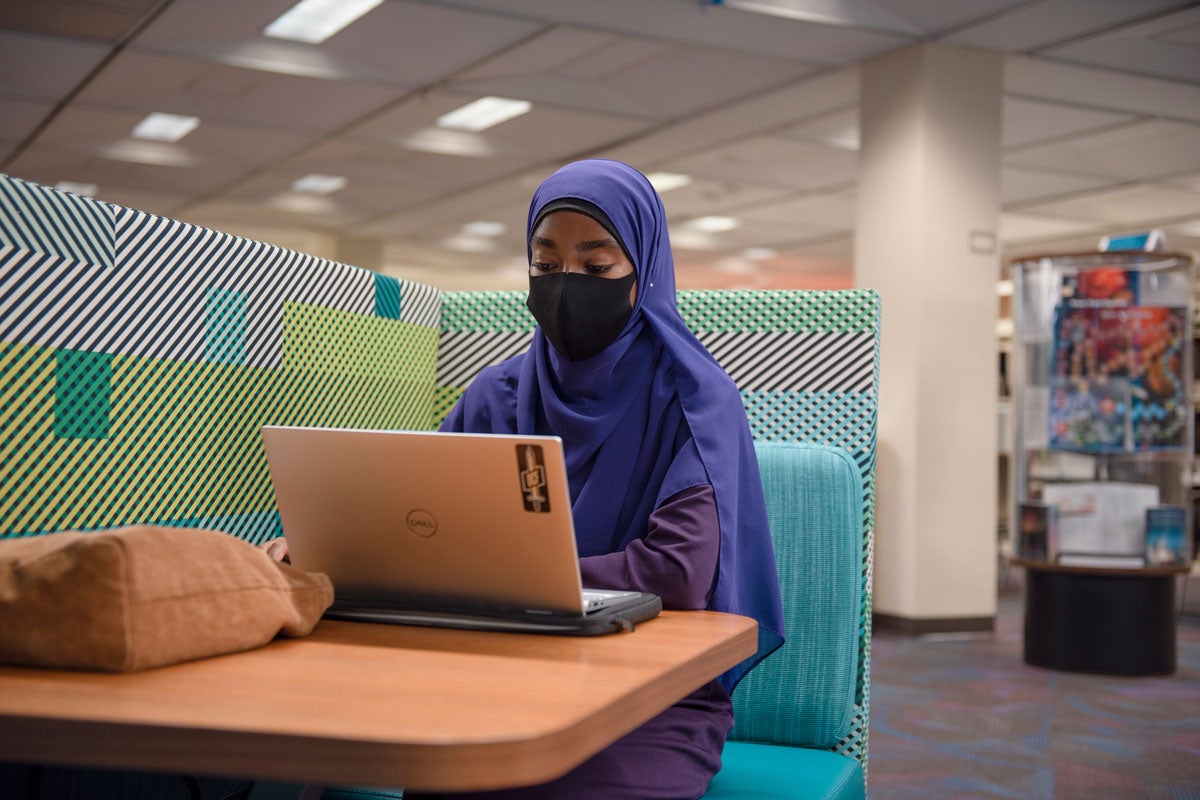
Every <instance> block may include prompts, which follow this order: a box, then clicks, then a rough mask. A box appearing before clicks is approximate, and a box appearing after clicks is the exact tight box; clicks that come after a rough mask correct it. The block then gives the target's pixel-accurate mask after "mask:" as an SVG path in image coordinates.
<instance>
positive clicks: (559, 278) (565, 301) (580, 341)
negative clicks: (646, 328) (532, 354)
mask: <svg viewBox="0 0 1200 800" xmlns="http://www.w3.org/2000/svg"><path fill="white" fill-rule="evenodd" d="M636 283H637V275H636V273H633V272H631V273H629V274H628V275H626V276H625V277H623V278H602V277H600V276H599V275H584V274H582V273H578V272H555V273H552V274H550V275H538V276H536V277H535V276H532V275H531V276H530V277H529V300H527V301H526V303H525V305H526V306H528V307H529V310H530V311H531V312H532V313H533V318H534V319H536V320H537V321H538V324H539V325H541V326H542V332H543V333H545V334H546V338H547V339H549V340H550V344H552V345H554V349H555V350H557V351H558V352H559V353H560V354H562V355H563V356H565V357H566V358H567V359H569V360H570V361H583V360H584V359H587V358H591V357H592V356H594V355H596V354H597V353H599V352H600V351H601V350H603V349H604V348H606V347H608V346H609V345H610V344H612V343H613V342H614V341H616V339H617V337H618V336H620V335H621V331H622V330H624V329H625V323H627V322H629V318H630V317H631V316H632V315H633V306H632V305H630V303H629V290H630V289H632V288H633V286H634V285H635V284H636Z"/></svg>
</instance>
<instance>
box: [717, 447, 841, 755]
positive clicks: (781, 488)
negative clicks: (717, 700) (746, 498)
mask: <svg viewBox="0 0 1200 800" xmlns="http://www.w3.org/2000/svg"><path fill="white" fill-rule="evenodd" d="M755 448H756V450H757V452H758V460H759V468H760V470H761V472H762V480H763V490H764V493H765V494H766V498H767V517H768V519H769V520H770V523H771V536H772V538H773V540H774V544H775V562H776V568H777V570H778V572H779V589H780V594H781V595H782V598H783V610H784V619H785V622H786V625H787V641H786V643H785V644H784V645H783V647H781V648H780V649H779V650H777V651H776V652H775V653H774V654H772V655H771V656H770V657H769V658H767V659H766V660H765V661H764V662H763V663H762V664H760V665H759V666H758V667H757V668H755V669H754V670H753V671H751V673H750V674H749V675H747V676H746V678H745V679H744V680H743V681H742V682H741V684H739V686H738V688H737V691H735V692H734V709H735V716H734V719H736V720H737V722H736V725H735V727H734V730H733V733H732V735H731V737H730V738H732V739H734V740H736V741H745V742H762V743H769V744H782V745H791V746H794V747H816V748H825V749H830V748H833V747H834V746H835V745H836V744H837V743H838V742H839V741H841V740H842V739H843V738H844V737H845V736H846V735H847V734H848V733H849V732H850V729H851V724H852V722H853V718H854V689H855V678H856V672H857V669H856V668H857V655H858V620H859V614H860V611H861V593H860V589H859V579H860V577H861V573H860V570H861V549H860V548H861V542H862V481H861V478H860V476H859V472H858V468H857V466H856V465H855V463H854V460H853V459H852V458H850V456H849V454H847V453H846V452H845V451H844V450H842V449H840V448H836V447H829V446H825V445H810V444H797V443H787V442H759V443H757V444H756V445H755Z"/></svg>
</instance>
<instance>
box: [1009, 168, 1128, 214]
mask: <svg viewBox="0 0 1200 800" xmlns="http://www.w3.org/2000/svg"><path fill="white" fill-rule="evenodd" d="M1113 182H1114V181H1112V180H1111V179H1109V178H1090V177H1087V176H1082V175H1064V174H1062V173H1058V172H1051V171H1050V170H1045V169H1022V168H1020V167H1011V166H1006V167H1003V168H1002V169H1001V172H1000V202H1001V203H1003V204H1004V206H1005V207H1011V206H1013V205H1018V204H1021V203H1026V202H1028V201H1033V200H1038V199H1039V198H1044V197H1057V196H1059V195H1064V194H1070V193H1072V192H1081V191H1087V190H1089V189H1097V188H1099V187H1101V186H1108V185H1111V184H1112V183H1113Z"/></svg>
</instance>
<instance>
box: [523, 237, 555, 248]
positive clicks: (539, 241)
mask: <svg viewBox="0 0 1200 800" xmlns="http://www.w3.org/2000/svg"><path fill="white" fill-rule="evenodd" d="M529 243H530V244H531V245H532V244H536V245H539V246H541V247H558V245H556V244H555V243H554V240H553V239H547V238H546V237H545V236H534V237H532V238H530V240H529Z"/></svg>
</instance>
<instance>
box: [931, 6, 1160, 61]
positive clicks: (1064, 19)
mask: <svg viewBox="0 0 1200 800" xmlns="http://www.w3.org/2000/svg"><path fill="white" fill-rule="evenodd" d="M1175 5H1178V2H1177V0H1104V2H1096V0H1042V2H1038V3H1023V4H1021V5H1019V6H1016V7H1014V8H1013V10H1012V11H1010V12H1008V13H1005V14H1000V15H998V16H996V17H993V18H990V19H986V20H984V21H983V22H980V23H979V24H977V25H971V26H968V27H967V28H964V29H963V30H961V31H957V32H955V33H952V34H951V35H950V36H948V37H947V41H951V42H954V43H956V44H967V45H973V46H975V47H984V48H987V49H990V50H1004V51H1015V52H1028V51H1031V50H1037V49H1038V48H1040V47H1045V46H1046V45H1051V44H1054V43H1056V42H1061V41H1065V40H1067V39H1074V38H1076V37H1079V36H1083V35H1086V34H1089V33H1094V32H1096V31H1103V30H1106V29H1108V28H1109V27H1111V26H1113V25H1118V24H1121V23H1127V22H1130V21H1133V20H1139V19H1142V18H1144V17H1147V16H1151V15H1153V14H1155V13H1156V12H1158V11H1161V10H1162V9H1165V8H1170V7H1171V6H1175Z"/></svg>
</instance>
